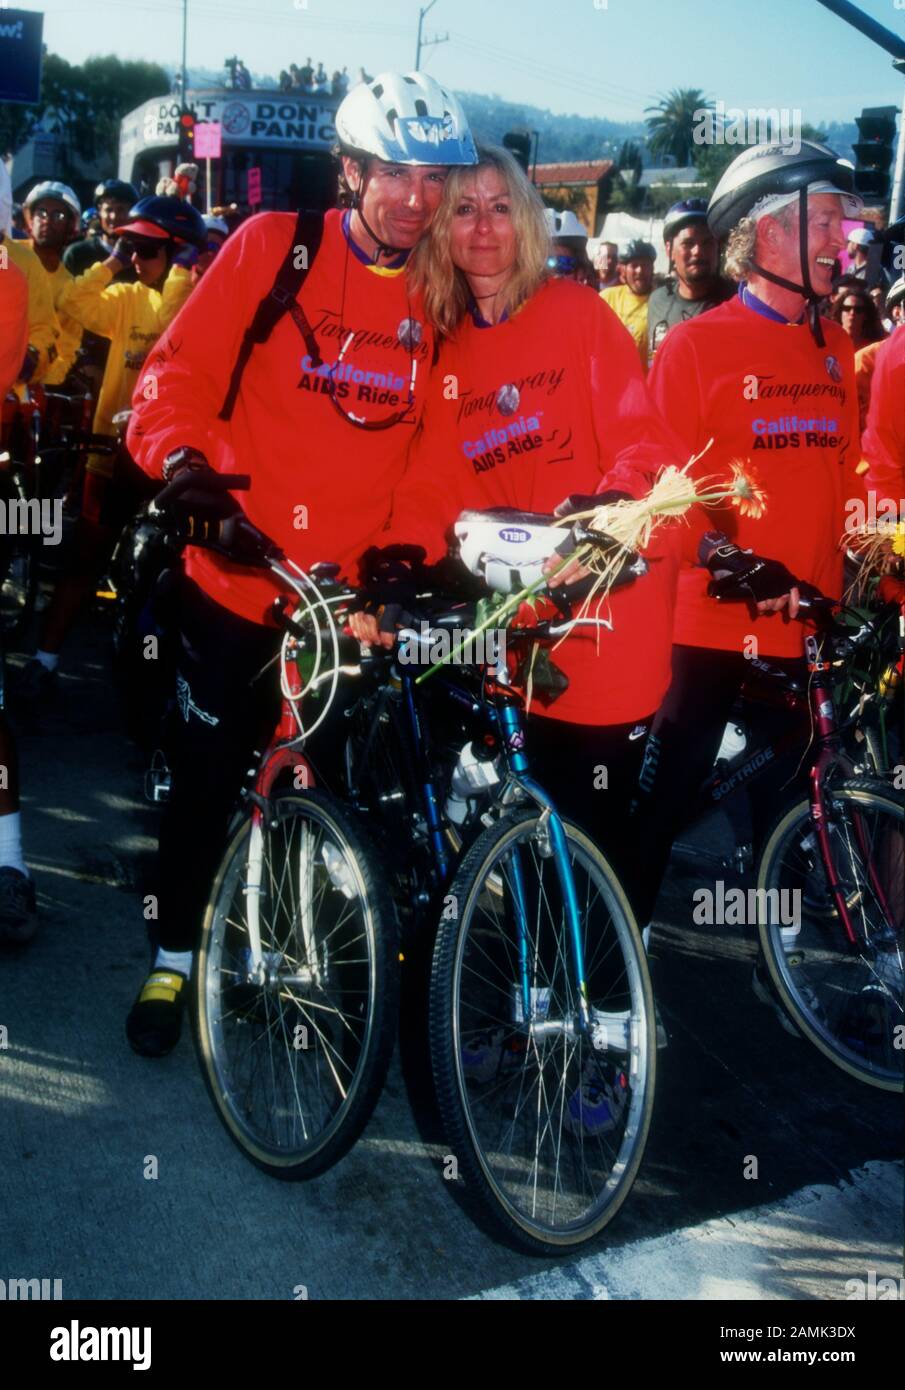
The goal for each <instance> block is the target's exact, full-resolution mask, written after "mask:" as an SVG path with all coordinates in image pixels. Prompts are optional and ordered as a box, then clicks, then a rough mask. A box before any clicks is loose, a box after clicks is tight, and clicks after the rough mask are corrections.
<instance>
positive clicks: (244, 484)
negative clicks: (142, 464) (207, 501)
mask: <svg viewBox="0 0 905 1390" xmlns="http://www.w3.org/2000/svg"><path fill="white" fill-rule="evenodd" d="M250 487H251V475H250V474H249V473H215V472H214V470H213V469H210V470H208V469H205V468H186V469H184V470H183V472H181V473H180V474H179V476H178V477H177V478H174V479H173V481H172V482H171V483H167V484H166V486H165V487H163V488H161V490H160V492H158V494H157V496H156V497H155V499H154V505H155V507H157V508H158V509H162V508H163V507H166V505H167V504H168V503H169V502H173V501H175V499H176V498H177V497H181V496H182V494H183V493H184V492H187V491H188V489H189V488H203V489H206V490H207V491H208V492H247V491H248V490H249V488H250Z"/></svg>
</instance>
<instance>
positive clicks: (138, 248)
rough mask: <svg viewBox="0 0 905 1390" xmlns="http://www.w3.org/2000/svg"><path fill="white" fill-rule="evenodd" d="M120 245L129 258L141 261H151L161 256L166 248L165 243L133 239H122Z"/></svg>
mask: <svg viewBox="0 0 905 1390" xmlns="http://www.w3.org/2000/svg"><path fill="white" fill-rule="evenodd" d="M120 244H121V245H122V248H123V250H124V251H125V253H126V255H127V256H137V257H138V258H139V260H141V261H151V260H153V259H154V257H155V256H159V255H160V253H161V251H162V250H163V248H164V246H165V244H166V243H165V242H164V241H162V240H161V241H153V240H150V239H149V240H148V241H139V240H137V239H136V238H133V237H122V238H121V242H120Z"/></svg>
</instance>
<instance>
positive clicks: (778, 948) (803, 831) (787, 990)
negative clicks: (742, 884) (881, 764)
mask: <svg viewBox="0 0 905 1390" xmlns="http://www.w3.org/2000/svg"><path fill="white" fill-rule="evenodd" d="M826 805H827V826H828V829H829V835H830V846H831V853H832V859H833V863H832V871H833V873H834V875H835V877H836V880H837V882H838V883H839V885H840V887H841V889H842V892H843V895H844V897H845V901H846V903H847V906H848V910H849V912H850V914H851V917H852V921H853V924H854V927H855V930H856V932H857V941H856V944H855V946H851V945H850V944H849V942H848V938H847V936H846V934H845V931H844V928H843V924H842V921H841V919H840V917H839V913H838V911H837V909H836V906H835V902H834V900H833V897H832V895H831V893H830V889H829V880H828V878H827V871H826V868H825V866H824V862H823V857H822V855H821V853H820V847H819V844H818V840H817V832H816V829H815V826H814V821H813V819H812V818H811V811H810V804H809V802H807V801H801V802H799V803H798V804H797V805H795V806H793V807H791V809H789V810H788V811H787V812H786V813H785V814H784V815H783V816H781V817H780V819H779V821H778V822H777V824H776V826H775V827H774V829H773V831H772V833H771V834H770V835H769V836H768V838H767V842H766V845H765V848H764V853H763V857H762V859H761V865H760V872H759V875H758V916H759V930H760V939H761V945H762V947H763V952H764V956H765V958H766V962H767V967H768V969H769V971H770V974H771V976H772V977H773V981H774V983H775V985H776V988H777V990H778V992H779V995H780V998H781V999H782V1002H783V1004H784V1006H785V1008H786V1009H787V1010H788V1012H789V1015H790V1016H791V1018H792V1019H793V1021H794V1022H795V1024H796V1025H797V1026H798V1027H799V1028H800V1029H801V1031H802V1033H804V1034H805V1036H806V1037H807V1038H809V1039H810V1041H811V1042H812V1043H813V1044H814V1045H815V1047H818V1048H819V1049H820V1051H821V1052H822V1053H823V1054H824V1056H825V1057H829V1059H830V1061H832V1062H834V1063H835V1064H836V1066H838V1067H841V1068H842V1070H843V1071H845V1072H848V1074H849V1075H850V1076H854V1077H856V1078H857V1079H858V1080H859V1081H864V1082H866V1083H867V1084H868V1085H870V1086H876V1087H878V1088H879V1089H881V1090H885V1091H901V1090H902V1089H903V1077H905V1048H903V1046H902V1042H903V1039H905V1007H903V997H902V990H903V959H905V807H903V804H902V802H901V800H897V799H896V798H895V796H894V794H892V793H891V792H890V790H889V788H888V787H886V785H885V784H882V783H871V782H868V781H864V782H860V781H852V782H846V783H842V784H840V785H839V786H838V787H834V788H832V790H828V792H827V799H826ZM771 895H773V896H771Z"/></svg>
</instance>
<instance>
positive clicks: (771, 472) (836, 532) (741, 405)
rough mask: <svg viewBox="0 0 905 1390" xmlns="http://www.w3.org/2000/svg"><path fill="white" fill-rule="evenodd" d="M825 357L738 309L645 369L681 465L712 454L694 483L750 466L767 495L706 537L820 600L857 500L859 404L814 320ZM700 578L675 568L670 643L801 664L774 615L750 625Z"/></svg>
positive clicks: (700, 324)
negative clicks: (751, 641)
mask: <svg viewBox="0 0 905 1390" xmlns="http://www.w3.org/2000/svg"><path fill="white" fill-rule="evenodd" d="M822 323H823V332H824V335H825V338H826V347H825V348H818V346H817V344H816V343H815V341H814V339H813V337H812V336H811V331H810V329H809V328H808V327H807V325H806V324H797V325H796V324H788V323H781V322H777V321H776V320H773V319H770V318H768V317H766V316H764V315H763V314H760V313H757V312H755V311H754V310H753V309H750V308H747V307H745V306H744V305H743V304H742V303H741V302H740V300H739V299H732V300H730V301H729V302H728V303H726V304H722V305H720V307H719V308H717V309H712V310H711V311H710V313H708V314H702V315H701V316H700V317H699V318H696V319H691V320H690V321H689V322H688V323H683V324H679V325H678V327H676V328H674V329H673V330H672V332H671V333H670V334H669V335H668V336H667V338H666V340H665V342H664V343H663V346H662V347H661V349H660V351H659V352H658V353H657V356H656V358H655V359H654V365H653V370H652V372H651V375H650V378H649V382H650V390H651V395H652V396H653V399H654V402H655V403H656V405H657V406H658V407H659V409H660V411H661V413H662V415H663V416H664V417H665V418H666V419H667V420H668V421H669V423H670V425H671V426H672V427H673V428H674V429H675V430H676V431H677V433H678V434H679V435H680V437H681V438H682V440H683V441H684V443H685V445H686V447H687V450H688V452H689V453H694V454H697V453H699V452H700V451H701V450H702V449H703V448H704V446H705V444H707V442H708V440H710V439H712V440H713V444H712V446H711V448H710V449H709V450H708V452H707V453H706V455H705V456H704V458H703V459H702V460H701V461H700V463H699V464H697V465H696V473H697V474H700V475H711V474H716V475H718V476H720V477H728V475H729V467H728V465H729V463H730V461H731V460H733V459H739V460H742V461H743V462H746V463H748V464H749V466H750V465H753V466H754V469H755V471H756V473H757V474H758V476H759V479H760V482H761V484H762V486H763V488H764V490H765V492H766V510H765V511H764V514H763V515H762V516H761V517H759V518H754V517H750V516H741V515H740V513H739V512H738V511H736V510H734V509H733V508H731V507H727V508H720V509H719V510H718V511H714V512H712V513H711V519H712V523H713V525H714V527H715V528H716V529H718V530H721V531H724V532H726V534H727V535H730V536H731V537H732V539H733V540H734V541H735V542H736V544H738V545H740V546H741V547H742V548H743V549H752V550H754V551H755V552H756V553H757V554H759V555H763V556H766V557H769V558H770V559H773V560H780V561H782V563H783V564H784V565H786V566H787V567H788V569H789V570H791V572H792V573H793V574H794V575H795V576H796V577H797V578H798V579H803V580H807V581H808V582H810V583H811V584H816V585H817V587H818V588H819V589H822V590H823V592H824V593H825V594H829V595H832V596H834V597H840V596H841V588H842V553H841V551H840V550H839V548H838V542H839V540H840V538H841V537H842V534H843V529H844V525H845V518H846V513H845V502H846V499H847V498H851V497H861V496H862V495H863V488H862V485H861V483H860V482H859V481H858V479H857V478H856V475H855V472H854V469H855V465H856V464H857V462H858V396H857V391H856V389H855V375H854V354H853V351H852V345H851V339H850V338H849V337H848V335H847V334H846V333H845V332H844V331H843V329H841V328H840V327H839V325H838V324H836V323H831V322H830V321H829V320H827V319H824V320H822ZM709 577H710V576H709V575H708V573H707V571H706V570H705V569H703V568H701V567H698V566H695V567H692V566H690V565H685V566H683V569H682V572H681V574H680V576H679V593H678V599H677V602H676V621H675V628H674V640H675V641H676V642H677V643H681V644H687V645H689V646H693V647H716V648H719V649H721V650H723V651H742V650H743V648H744V642H745V638H746V637H748V636H749V635H751V634H753V635H755V636H756V637H757V640H758V644H759V646H758V650H759V652H760V654H761V655H763V656H766V655H770V656H799V655H800V654H801V650H802V630H801V625H800V624H799V623H797V622H791V623H790V622H788V621H787V620H786V619H785V618H784V617H783V616H782V615H780V614H762V615H760V616H758V617H756V618H752V617H751V616H750V612H749V609H748V606H747V605H746V604H743V603H733V604H718V603H717V602H716V601H715V600H714V599H711V598H708V597H707V583H708V580H709Z"/></svg>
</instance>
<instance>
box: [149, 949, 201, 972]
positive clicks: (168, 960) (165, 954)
mask: <svg viewBox="0 0 905 1390" xmlns="http://www.w3.org/2000/svg"><path fill="white" fill-rule="evenodd" d="M154 969H155V970H178V971H179V973H180V975H184V976H185V978H186V979H188V978H189V976H190V975H191V973H192V953H191V951H165V950H164V949H163V947H162V946H158V947H157V956H156V958H155V960H154Z"/></svg>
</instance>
